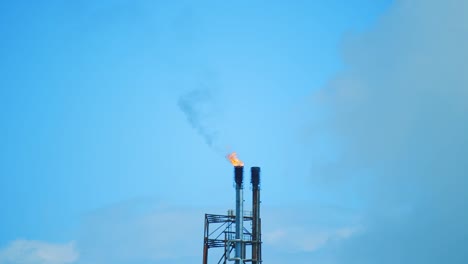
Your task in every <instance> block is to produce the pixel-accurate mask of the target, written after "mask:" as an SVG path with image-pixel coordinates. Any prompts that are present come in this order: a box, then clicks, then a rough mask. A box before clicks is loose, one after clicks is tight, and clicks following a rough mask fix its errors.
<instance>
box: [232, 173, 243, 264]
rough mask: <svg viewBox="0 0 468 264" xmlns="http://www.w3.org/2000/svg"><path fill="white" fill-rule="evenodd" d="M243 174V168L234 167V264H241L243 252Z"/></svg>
mask: <svg viewBox="0 0 468 264" xmlns="http://www.w3.org/2000/svg"><path fill="white" fill-rule="evenodd" d="M243 174H244V166H235V167H234V181H235V182H236V252H235V258H234V259H235V264H241V263H242V262H241V259H242V256H243V255H244V254H243V252H242V250H243V242H242V240H243V236H244V235H243V234H244V198H243V197H242V194H243V186H242V181H243Z"/></svg>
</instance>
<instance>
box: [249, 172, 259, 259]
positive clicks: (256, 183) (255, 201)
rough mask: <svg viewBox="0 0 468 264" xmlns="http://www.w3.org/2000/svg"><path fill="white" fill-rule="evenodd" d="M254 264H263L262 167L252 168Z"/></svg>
mask: <svg viewBox="0 0 468 264" xmlns="http://www.w3.org/2000/svg"><path fill="white" fill-rule="evenodd" d="M250 171H251V175H252V178H251V183H252V218H253V219H252V264H261V263H262V241H261V222H260V188H259V186H260V167H252V168H250Z"/></svg>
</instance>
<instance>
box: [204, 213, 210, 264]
mask: <svg viewBox="0 0 468 264" xmlns="http://www.w3.org/2000/svg"><path fill="white" fill-rule="evenodd" d="M208 226H209V223H208V218H207V216H206V214H205V236H204V237H205V238H204V241H203V264H208V236H209V230H208Z"/></svg>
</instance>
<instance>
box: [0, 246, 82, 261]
mask: <svg viewBox="0 0 468 264" xmlns="http://www.w3.org/2000/svg"><path fill="white" fill-rule="evenodd" d="M78 258H79V253H78V251H77V250H76V248H75V243H74V242H69V243H65V244H52V243H47V242H43V241H34V240H15V241H13V242H11V243H10V244H9V245H7V246H6V247H5V248H2V249H0V264H16V263H18V264H71V263H76V261H77V260H78Z"/></svg>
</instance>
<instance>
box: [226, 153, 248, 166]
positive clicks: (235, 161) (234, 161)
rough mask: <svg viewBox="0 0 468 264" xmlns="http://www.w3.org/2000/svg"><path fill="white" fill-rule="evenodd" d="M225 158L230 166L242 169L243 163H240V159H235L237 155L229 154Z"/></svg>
mask: <svg viewBox="0 0 468 264" xmlns="http://www.w3.org/2000/svg"><path fill="white" fill-rule="evenodd" d="M226 158H227V159H228V160H229V161H230V162H231V164H232V165H234V166H235V167H242V166H244V162H242V161H241V160H240V159H238V158H237V153H236V152H232V153H231V154H228V155H227V156H226Z"/></svg>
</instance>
